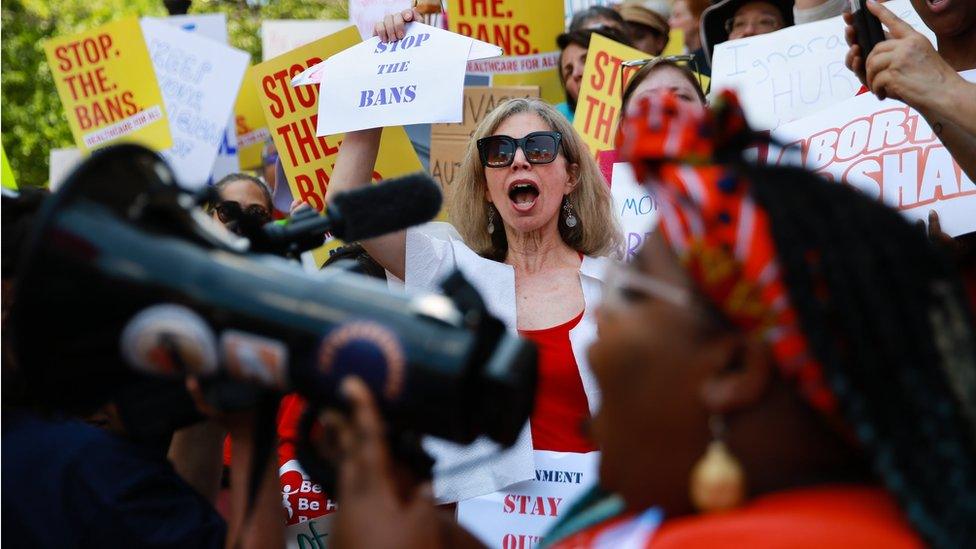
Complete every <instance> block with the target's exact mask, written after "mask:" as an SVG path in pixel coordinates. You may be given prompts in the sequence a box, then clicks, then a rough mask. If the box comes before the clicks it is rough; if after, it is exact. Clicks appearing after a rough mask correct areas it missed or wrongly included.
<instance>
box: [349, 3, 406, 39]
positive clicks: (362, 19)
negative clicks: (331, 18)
mask: <svg viewBox="0 0 976 549" xmlns="http://www.w3.org/2000/svg"><path fill="white" fill-rule="evenodd" d="M412 6H413V0H349V21H350V22H352V23H353V24H354V25H356V28H358V29H359V35H360V36H362V37H363V40H368V39H369V38H372V36H373V27H374V26H375V25H376V23H377V22H378V21H382V20H383V18H384V17H385V16H386V15H387V14H390V13H396V12H402V11H404V10H408V9H410V8H411V7H412Z"/></svg>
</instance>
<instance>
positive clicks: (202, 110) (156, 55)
mask: <svg viewBox="0 0 976 549" xmlns="http://www.w3.org/2000/svg"><path fill="white" fill-rule="evenodd" d="M142 32H143V35H144V36H145V38H146V45H147V46H148V47H149V55H150V57H151V58H152V61H153V67H154V68H155V70H156V78H157V80H158V81H159V87H160V89H161V90H162V92H163V101H164V102H165V104H166V113H167V115H168V116H169V123H170V130H171V131H172V132H173V147H172V148H170V149H167V150H165V151H162V153H161V154H162V155H163V157H164V158H165V159H166V161H167V162H169V164H170V166H172V168H173V170H174V171H175V172H176V177H177V180H178V181H179V182H180V183H181V184H182V185H184V186H187V187H189V188H197V187H201V186H203V185H205V184H206V183H207V181H208V179H209V178H210V173H211V169H212V168H213V166H214V161H215V159H216V158H217V152H218V150H219V149H220V146H221V144H222V142H223V141H224V138H225V135H226V130H227V124H228V120H230V119H231V116H232V111H233V109H234V99H235V98H236V97H237V92H238V90H239V89H240V87H241V80H242V79H243V77H244V71H245V70H246V69H247V64H248V60H249V57H250V56H248V54H247V53H245V52H243V51H240V50H237V49H234V48H231V47H229V46H225V45H223V44H219V43H217V42H214V41H213V40H210V39H208V38H204V37H202V36H196V35H195V34H193V33H188V32H184V31H182V30H180V29H179V28H176V27H173V26H171V25H169V24H167V23H162V22H160V21H154V20H149V19H143V20H142Z"/></svg>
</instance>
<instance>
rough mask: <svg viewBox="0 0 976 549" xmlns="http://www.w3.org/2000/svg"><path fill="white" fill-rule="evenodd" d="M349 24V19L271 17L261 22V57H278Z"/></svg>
mask: <svg viewBox="0 0 976 549" xmlns="http://www.w3.org/2000/svg"><path fill="white" fill-rule="evenodd" d="M348 26H349V21H339V20H336V21H329V20H318V19H278V20H275V19H270V20H267V21H262V22H261V58H262V60H263V61H267V60H268V59H271V58H274V57H278V56H279V55H281V54H283V53H286V52H289V51H291V50H293V49H295V48H298V47H301V46H304V45H305V44H308V43H310V42H314V41H316V40H318V39H319V38H322V37H324V36H328V35H330V34H332V33H335V32H339V31H340V30H342V29H344V28H346V27H348Z"/></svg>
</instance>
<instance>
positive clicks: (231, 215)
mask: <svg viewBox="0 0 976 549" xmlns="http://www.w3.org/2000/svg"><path fill="white" fill-rule="evenodd" d="M214 210H216V211H217V219H220V222H221V223H230V222H232V221H238V220H240V219H241V217H242V216H247V217H249V218H251V220H253V221H255V222H257V223H259V224H261V225H264V224H265V223H267V222H269V221H271V212H269V211H268V210H267V208H265V207H264V206H259V205H257V204H253V205H251V206H248V207H247V208H241V204H240V202H236V201H234V200H224V201H223V202H219V203H217V206H216V207H214Z"/></svg>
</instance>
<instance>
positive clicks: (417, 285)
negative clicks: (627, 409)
mask: <svg viewBox="0 0 976 549" xmlns="http://www.w3.org/2000/svg"><path fill="white" fill-rule="evenodd" d="M406 240H407V244H406V256H405V280H404V285H405V286H406V287H407V288H408V289H415V290H424V291H437V289H438V285H439V283H440V282H441V281H442V280H443V279H444V278H445V277H447V276H448V275H450V274H451V273H452V272H453V271H454V269H455V268H457V269H459V270H460V271H461V273H462V274H463V275H464V276H465V278H467V280H468V281H469V282H470V283H471V284H472V285H473V286H474V287H475V288H476V289H477V290H478V292H479V293H480V294H481V297H482V299H484V301H485V304H486V306H487V307H488V311H489V312H491V314H493V315H495V316H496V317H498V318H499V319H500V320H501V321H502V322H504V323H505V326H506V327H507V328H508V330H509V331H510V332H511V333H513V334H514V333H517V323H516V320H515V311H516V306H515V270H514V269H513V268H512V267H511V266H510V265H506V264H504V263H499V262H497V261H492V260H490V259H485V258H484V257H481V256H480V255H478V254H477V253H475V252H474V251H473V250H471V249H470V248H468V247H467V245H465V244H464V241H463V240H461V236H460V235H459V234H458V232H457V230H455V229H454V227H453V226H451V225H450V224H448V223H437V222H435V223H428V224H426V225H421V226H419V227H414V228H411V229H408V230H407V239H406ZM606 261H608V260H607V259H604V258H593V257H584V258H583V262H582V264H581V265H580V283H581V286H582V288H583V301H584V310H583V318H582V319H581V320H580V322H579V324H577V325H576V327H575V328H573V330H572V331H570V332H569V340H570V344H571V345H572V347H573V355H574V356H575V358H576V363H577V365H578V366H579V373H580V379H581V380H582V382H583V390H584V392H585V393H586V399H587V402H588V404H589V408H590V413H591V414H592V413H594V412H595V411H596V409H597V407H598V406H599V403H600V393H599V389H598V388H597V384H596V380H595V379H594V378H593V374H592V372H591V371H590V367H589V363H588V361H587V357H586V349H587V348H588V347H589V345H590V343H591V342H592V341H593V340H594V339H595V338H596V319H595V316H594V315H595V312H596V306H597V304H598V303H599V301H600V297H601V295H602V292H603V275H604V270H605V268H606ZM424 447H425V448H426V449H427V451H428V452H430V453H431V455H433V456H434V458H435V459H436V460H437V463H436V465H435V466H434V494H435V496H436V497H437V499H438V500H439V501H441V502H454V501H461V500H464V499H469V498H472V497H476V496H480V495H484V494H488V493H491V492H495V491H498V490H500V489H502V488H504V487H506V486H509V485H511V484H515V483H517V482H522V481H524V480H528V479H530V478H535V462H534V459H533V454H532V434H531V432H530V430H529V425H528V423H526V425H525V427H524V428H523V430H522V434H521V435H520V436H519V439H518V441H516V443H515V444H514V445H513V446H512V447H511V448H509V449H507V450H505V451H503V452H498V445H497V444H495V443H493V442H491V441H490V440H488V439H487V438H484V437H483V438H481V439H478V440H477V441H475V442H474V443H472V444H470V445H468V446H462V445H458V444H454V443H451V442H447V441H444V440H442V439H435V438H433V437H428V439H427V440H425V442H424Z"/></svg>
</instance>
